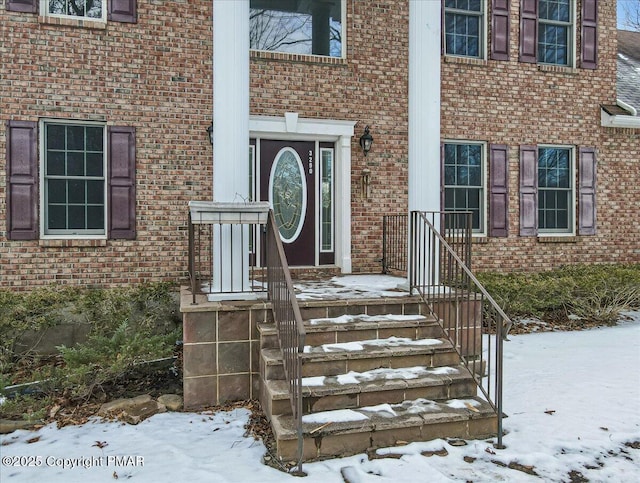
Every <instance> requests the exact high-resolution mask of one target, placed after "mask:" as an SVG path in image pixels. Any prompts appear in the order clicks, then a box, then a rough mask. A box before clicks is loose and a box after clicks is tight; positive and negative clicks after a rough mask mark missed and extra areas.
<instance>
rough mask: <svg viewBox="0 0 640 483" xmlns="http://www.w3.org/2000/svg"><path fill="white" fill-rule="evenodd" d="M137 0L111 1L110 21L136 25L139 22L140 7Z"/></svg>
mask: <svg viewBox="0 0 640 483" xmlns="http://www.w3.org/2000/svg"><path fill="white" fill-rule="evenodd" d="M137 3H138V2H137V1H136V0H109V2H108V10H107V11H108V16H107V19H108V20H112V21H114V22H126V23H136V22H137V21H138V5H137Z"/></svg>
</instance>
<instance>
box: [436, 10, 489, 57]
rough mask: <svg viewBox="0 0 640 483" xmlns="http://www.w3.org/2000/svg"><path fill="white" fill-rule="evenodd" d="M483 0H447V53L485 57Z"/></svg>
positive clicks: (445, 16) (445, 23)
mask: <svg viewBox="0 0 640 483" xmlns="http://www.w3.org/2000/svg"><path fill="white" fill-rule="evenodd" d="M483 4H484V2H483V0H445V3H444V38H445V42H444V44H445V54H447V55H457V56H462V57H475V58H482V57H483V50H484V48H483V43H484V39H483V37H484V32H483V30H484V9H483Z"/></svg>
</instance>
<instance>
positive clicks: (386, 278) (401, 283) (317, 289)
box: [293, 274, 410, 302]
mask: <svg viewBox="0 0 640 483" xmlns="http://www.w3.org/2000/svg"><path fill="white" fill-rule="evenodd" d="M293 284H294V288H295V290H296V297H297V299H298V301H299V302H311V301H323V302H326V301H330V300H350V299H379V298H394V297H409V296H410V294H409V291H408V287H407V279H406V278H402V277H394V276H391V275H382V274H356V275H336V276H331V277H327V278H322V279H320V278H318V279H316V280H296V279H294V280H293Z"/></svg>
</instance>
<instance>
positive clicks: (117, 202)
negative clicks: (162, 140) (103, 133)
mask: <svg viewBox="0 0 640 483" xmlns="http://www.w3.org/2000/svg"><path fill="white" fill-rule="evenodd" d="M108 137H109V140H108V149H109V161H108V162H109V196H108V203H109V215H108V217H109V238H122V239H126V240H133V239H135V237H136V130H135V128H134V127H118V126H110V127H109V128H108Z"/></svg>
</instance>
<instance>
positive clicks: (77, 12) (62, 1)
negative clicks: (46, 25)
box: [40, 0, 107, 20]
mask: <svg viewBox="0 0 640 483" xmlns="http://www.w3.org/2000/svg"><path fill="white" fill-rule="evenodd" d="M41 3H42V5H41V9H40V11H41V12H42V11H45V12H47V14H48V15H53V16H56V15H59V16H64V17H74V18H87V19H91V20H106V10H107V9H106V3H107V2H106V0H41Z"/></svg>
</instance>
